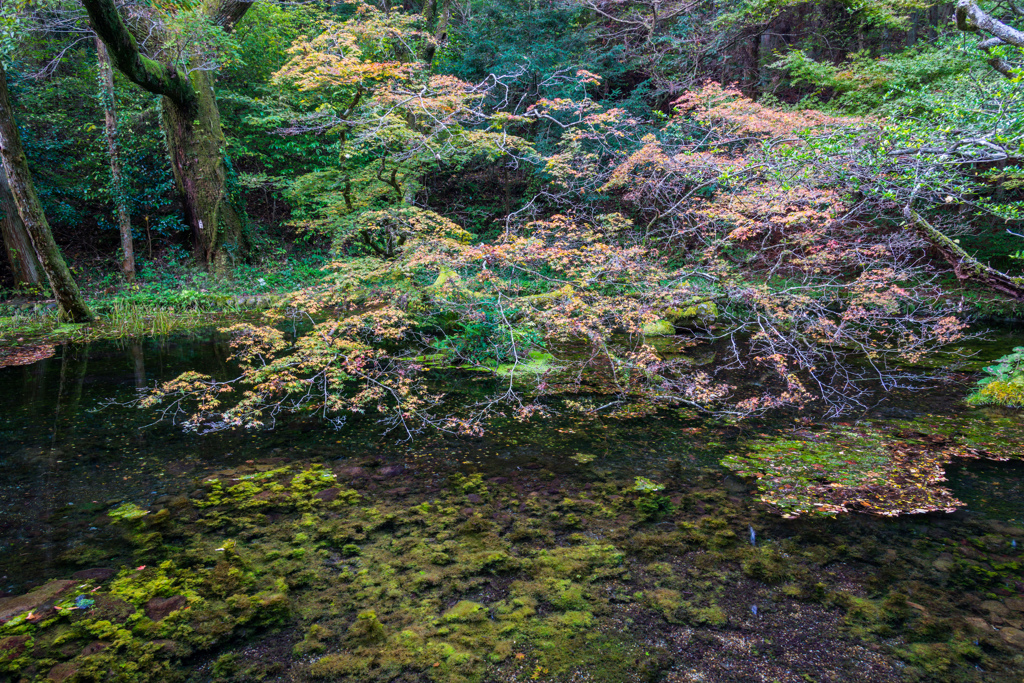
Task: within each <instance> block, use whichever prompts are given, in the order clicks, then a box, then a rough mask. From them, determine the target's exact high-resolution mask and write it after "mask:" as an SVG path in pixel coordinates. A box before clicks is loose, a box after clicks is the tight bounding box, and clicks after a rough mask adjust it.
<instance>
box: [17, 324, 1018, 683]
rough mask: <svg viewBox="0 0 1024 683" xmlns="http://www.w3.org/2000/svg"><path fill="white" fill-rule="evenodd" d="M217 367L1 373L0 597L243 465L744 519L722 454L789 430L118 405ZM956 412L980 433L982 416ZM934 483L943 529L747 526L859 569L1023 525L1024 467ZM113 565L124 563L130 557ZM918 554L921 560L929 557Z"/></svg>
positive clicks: (991, 354) (209, 338) (173, 357)
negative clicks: (640, 484)
mask: <svg viewBox="0 0 1024 683" xmlns="http://www.w3.org/2000/svg"><path fill="white" fill-rule="evenodd" d="M1020 343H1021V337H1020V336H1017V335H1015V334H1012V333H1007V334H1002V335H998V336H997V338H996V339H995V340H994V341H991V342H989V343H987V344H986V345H984V346H983V347H980V348H979V350H980V351H981V355H979V356H978V357H977V358H975V359H974V361H973V365H974V367H978V366H981V365H984V363H985V362H986V361H988V360H991V359H992V358H995V357H998V356H999V355H1000V354H1002V353H1004V352H1005V351H1006V349H1007V348H1009V347H1011V346H1013V345H1015V344H1020ZM227 357H228V349H227V346H226V344H225V341H224V339H222V338H221V337H220V336H218V335H217V333H215V332H210V333H208V334H205V335H200V336H182V337H171V338H167V339H150V340H144V341H140V342H105V343H93V344H88V345H66V346H63V347H60V348H59V349H58V350H57V353H56V355H55V356H54V357H52V358H49V359H46V360H43V361H40V362H37V363H35V364H33V365H28V366H22V367H8V368H0V594H4V593H5V594H8V595H12V594H18V593H21V592H23V591H24V590H26V589H27V588H29V587H31V586H32V585H34V584H37V583H39V582H40V581H41V580H42V579H44V578H50V577H55V576H63V575H65V574H67V573H68V567H69V566H73V565H78V566H89V565H88V553H89V552H90V549H91V548H93V547H96V546H98V545H100V544H107V547H106V550H107V551H108V552H107V554H106V555H105V556H106V557H108V558H109V557H110V554H109V550H110V548H109V544H110V543H111V542H115V543H116V539H114V540H113V541H112V540H111V538H109V537H106V536H104V534H103V530H102V528H101V526H102V525H98V524H97V523H96V522H97V519H98V517H99V516H100V515H102V513H103V512H104V511H105V510H107V509H109V508H110V507H111V506H112V505H115V504H117V503H120V502H125V501H127V502H133V503H135V504H137V505H140V506H142V507H149V506H151V505H154V504H157V505H158V504H159V502H160V501H161V500H162V499H164V497H166V496H170V495H175V494H181V493H186V494H187V493H188V492H190V491H192V490H194V489H196V487H197V486H198V485H199V482H200V481H201V480H202V479H203V478H204V477H207V476H209V475H211V474H213V473H217V472H222V471H227V470H231V469H233V468H237V467H240V466H241V467H244V466H245V465H246V464H247V463H248V464H251V463H253V462H263V463H266V462H271V463H278V462H288V461H298V460H316V461H319V462H326V463H332V464H337V463H342V464H344V463H346V462H349V461H351V462H357V463H359V464H362V465H365V464H366V463H367V462H371V463H373V464H374V465H376V466H378V467H379V466H382V465H386V464H388V463H396V464H400V465H401V466H402V467H403V468H404V470H405V471H406V472H407V473H408V472H411V473H412V475H413V476H414V477H415V478H417V479H419V480H422V481H425V482H435V483H438V482H443V480H444V478H445V477H446V476H447V475H448V474H449V473H451V472H452V471H462V472H467V473H472V472H480V473H482V474H484V475H485V476H487V477H494V476H501V475H505V474H508V473H524V474H528V473H530V472H536V471H545V472H548V473H553V475H554V476H553V477H552V480H553V481H554V482H555V483H552V484H551V485H550V487H551V492H552V493H553V492H555V491H556V490H557V488H558V486H559V484H558V482H561V483H563V484H565V485H567V486H570V487H575V488H576V489H577V490H578V489H584V490H585V489H586V487H587V486H588V482H591V481H594V482H597V481H601V480H603V479H608V478H617V479H629V478H630V477H633V476H635V475H640V476H645V477H651V478H654V479H657V480H658V481H662V482H666V483H668V484H669V488H670V489H673V490H677V491H685V490H686V487H687V486H688V482H689V481H690V480H691V479H693V478H695V477H696V476H697V475H698V474H700V475H702V476H704V477H705V481H706V480H707V476H708V474H709V473H711V474H712V475H713V476H712V478H713V479H714V481H716V482H717V484H716V485H717V486H718V487H719V488H720V489H721V490H722V491H724V492H725V493H726V494H727V495H728V497H729V500H731V501H734V502H735V503H736V504H737V505H742V506H751V490H750V485H749V483H748V482H745V481H742V480H740V479H738V478H736V477H734V476H732V475H730V474H729V473H728V472H727V471H725V470H723V469H722V468H721V467H720V466H719V464H718V463H719V460H720V459H721V457H722V455H723V454H725V453H727V452H728V451H729V450H730V449H732V448H737V447H742V446H741V444H742V441H743V439H745V438H749V437H750V436H752V435H755V434H757V433H761V432H764V431H771V430H779V429H784V428H786V423H787V421H789V422H791V421H792V416H790V417H787V418H785V419H780V420H776V421H775V422H774V423H772V422H761V423H750V424H740V425H732V424H725V423H714V422H710V421H706V420H704V421H702V420H699V419H694V418H692V417H690V418H684V417H681V416H676V415H670V414H666V415H662V416H658V417H652V418H644V419H641V420H631V421H624V420H613V419H604V420H593V419H592V420H586V421H579V420H573V419H570V418H564V417H563V418H557V419H555V418H552V419H548V420H543V421H537V422H533V423H529V424H519V423H516V422H508V423H501V424H497V425H494V426H493V428H492V429H491V430H490V431H489V432H488V434H487V435H486V436H485V437H482V438H479V439H472V440H468V439H457V438H449V437H442V436H426V437H424V438H423V439H420V440H418V441H415V442H412V443H399V442H397V441H396V440H395V438H394V437H389V436H383V435H381V433H380V429H379V426H378V425H376V424H374V423H373V421H372V420H370V419H363V420H358V419H357V420H354V421H352V422H351V423H350V424H349V425H348V426H346V427H345V428H344V429H342V430H341V431H335V430H332V429H330V428H328V427H326V426H324V425H323V424H322V423H319V422H316V421H306V420H299V419H296V420H293V421H291V422H285V423H282V424H280V425H279V426H278V428H277V429H275V430H273V431H264V432H241V433H216V434H210V435H205V436H200V435H195V434H187V433H184V432H182V431H181V430H180V429H179V428H177V427H175V426H173V425H172V424H170V423H168V422H166V421H164V422H155V415H154V414H153V413H152V412H150V411H144V410H140V409H137V408H131V407H127V406H124V405H119V404H121V403H125V402H127V401H129V400H130V399H132V398H133V397H134V396H135V395H136V394H137V392H138V391H139V390H140V389H141V388H144V387H146V386H151V385H152V384H153V383H155V382H158V381H162V380H167V379H170V378H173V377H175V376H176V375H177V374H179V373H181V372H183V371H185V370H198V371H201V372H206V373H210V374H213V375H216V376H220V377H227V376H229V375H230V372H231V367H230V363H229V362H228V360H227ZM960 379H961V380H962V382H960V383H957V382H952V383H949V382H942V383H938V382H937V383H936V384H935V386H934V387H932V388H929V389H927V390H924V391H921V392H918V393H908V394H893V395H891V396H886V397H880V400H879V403H878V405H877V406H876V407H875V408H874V409H872V410H871V411H869V412H868V413H866V414H865V415H861V416H854V417H853V418H850V419H858V418H861V417H869V418H871V419H872V420H875V421H877V420H884V419H886V418H892V419H905V418H907V417H913V416H914V415H918V414H923V413H943V412H953V411H959V412H963V408H962V406H961V404H960V402H959V401H960V398H961V397H962V395H963V394H964V393H965V391H966V386H967V384H968V382H969V380H970V379H971V377H970V376H969V375H966V374H965V375H963V376H962V377H961V378H960ZM461 381H462V384H461V385H460V386H459V390H460V391H462V392H466V393H472V392H474V391H483V390H484V389H485V387H484V384H483V383H480V382H479V380H474V379H472V378H470V379H465V378H462V380H461ZM112 402H113V404H112V405H111V403H112ZM966 414H968V415H970V416H972V417H973V418H975V419H977V420H979V421H984V420H986V419H988V417H989V416H991V415H992V414H993V413H991V412H986V411H974V412H971V413H966ZM949 479H950V481H949V485H950V486H951V488H952V489H953V491H954V493H955V494H956V496H957V497H958V498H960V499H961V500H963V501H964V502H965V503H966V504H967V505H966V508H965V509H963V510H960V511H958V512H957V513H955V514H952V515H942V514H933V515H921V516H915V517H904V518H898V519H876V518H871V517H866V516H852V517H846V518H843V519H837V520H798V521H796V522H784V521H782V520H778V519H775V520H773V521H764V520H763V519H762V521H761V522H760V524H761V526H760V527H759V528H758V531H757V533H758V541H759V543H760V542H761V541H762V539H764V540H765V541H767V542H774V541H778V540H779V539H784V538H789V539H792V540H793V542H794V543H800V544H811V543H817V544H823V545H827V546H836V547H841V548H844V551H843V552H847V553H848V555H847V557H848V558H854V560H858V561H859V560H863V561H864V562H867V563H869V564H870V563H874V564H871V566H874V565H877V564H878V563H879V562H880V560H879V557H885V556H886V555H885V553H887V552H897V553H899V554H900V556H901V557H904V558H906V557H911V558H912V556H913V555H914V553H916V552H918V550H917V549H919V548H921V549H922V550H921V552H922V553H923V552H925V551H926V550H927V548H925V545H927V543H931V542H936V543H938V542H945V540H944V539H963V540H962V541H957V542H963V543H966V542H967V540H966V539H967V538H968V537H971V536H973V537H977V536H978V535H979V534H984V533H987V532H988V531H989V529H988V528H987V527H986V528H982V527H980V526H979V524H981V523H989V522H998V523H1006V524H1007V525H1010V526H1007V527H1005V528H1003V532H1004V533H1006V534H1010V535H1012V534H1013V533H1014V529H1015V528H1016V527H1015V526H1014V525H1017V524H1019V523H1020V522H1022V521H1024V463H1022V462H1002V463H995V462H973V461H972V462H966V463H964V464H961V465H958V466H955V467H952V468H951V469H950V471H949ZM545 488H546V486H545ZM752 507H755V508H756V505H753V506H752ZM710 512H711V511H710V510H709V513H710ZM746 528H747V527H746V522H744V526H743V527H742V529H741V531H742V532H744V533H746ZM922 543H925V545H921V544H922ZM1018 543H1019V544H1020V548H1019V550H1018V549H1017V548H1012V549H1011V548H1009V547H1007V548H1005V549H1002V548H1001V549H999V552H1000V553H1005V555H1000V557H1003V558H1004V559H1007V560H1008V559H1013V558H1016V557H1017V553H1021V554H1024V534H1022V535H1021V538H1020V539H1019V541H1018ZM849 548H858V550H846V549H849ZM124 552H125V556H126V557H127V556H129V555H130V549H128V548H126V549H125V551H124ZM927 552H930V553H932V555H934V552H935V549H934V548H932V549H931V550H927ZM932 555H929V556H928V560H927V564H928V566H931V563H932V561H933V560H932ZM108 561H109V560H108ZM922 562H924V561H922ZM845 564H846V563H845V562H844V563H842V564H841V565H837V566H838V567H839V568H838V569H837V570H836V572H835V574H836V576H838V578H836V579H835V580H836V581H841V580H842V573H843V571H845V570H844V569H843V568H842V567H844V566H845ZM882 565H883V568H882V569H879V570H878V572H879V574H878V576H879V579H878V580H879V581H883V582H884V581H889V580H891V581H893V582H895V581H896V580H897V579H899V578H900V577H890V578H886V575H885V572H884V562H883V563H882ZM883 592H884V591H883ZM981 597H984V596H981ZM981 597H979V600H980V599H981ZM761 609H762V610H763V609H764V605H762V606H761ZM1008 666H1010V668H1011V669H1012V665H1008ZM978 680H983V679H978ZM1000 680H1002V679H1000ZM1007 680H1009V679H1007Z"/></svg>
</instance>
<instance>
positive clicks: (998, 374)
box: [967, 346, 1024, 408]
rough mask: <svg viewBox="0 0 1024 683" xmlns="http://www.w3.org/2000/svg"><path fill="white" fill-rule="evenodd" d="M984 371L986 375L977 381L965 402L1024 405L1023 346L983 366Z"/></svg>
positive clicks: (1011, 405) (971, 403) (1014, 406)
mask: <svg viewBox="0 0 1024 683" xmlns="http://www.w3.org/2000/svg"><path fill="white" fill-rule="evenodd" d="M985 373H986V374H987V375H988V376H987V377H985V378H983V379H981V380H980V381H979V382H978V385H977V388H976V389H975V391H974V393H973V394H971V395H970V396H968V397H967V403H969V404H970V405H976V406H977V405H1001V406H1008V407H1011V408H1021V407H1024V346H1018V347H1017V348H1015V349H1014V350H1013V353H1011V354H1009V355H1007V356H1003V357H1002V358H1000V359H999V360H998V361H996V364H995V365H990V366H989V367H987V368H985Z"/></svg>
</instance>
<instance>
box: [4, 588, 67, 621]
mask: <svg viewBox="0 0 1024 683" xmlns="http://www.w3.org/2000/svg"><path fill="white" fill-rule="evenodd" d="M76 584H77V581H50V582H49V583H47V584H44V585H42V586H40V587H39V588H36V589H35V590H33V591H32V592H30V593H26V594H25V595H19V596H17V597H13V598H3V599H0V624H2V623H5V622H8V621H10V620H12V619H14V618H15V617H18V616H20V615H22V614H25V613H26V612H30V611H32V610H35V609H39V608H40V607H43V606H44V605H46V603H48V602H52V601H54V600H56V599H57V598H58V597H60V596H61V595H63V594H64V593H66V592H67V591H69V590H71V588H72V587H74V586H75V585H76Z"/></svg>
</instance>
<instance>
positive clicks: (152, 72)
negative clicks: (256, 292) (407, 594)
mask: <svg viewBox="0 0 1024 683" xmlns="http://www.w3.org/2000/svg"><path fill="white" fill-rule="evenodd" d="M253 1H254V0H207V1H206V2H205V3H203V10H204V12H205V14H206V16H207V17H208V18H209V19H210V20H211V22H212V23H214V24H215V25H217V26H219V27H220V28H222V29H223V30H224V31H225V32H231V31H232V30H233V29H234V27H235V24H236V23H237V22H238V21H239V20H240V19H241V18H242V17H243V16H244V15H245V13H246V11H248V9H249V8H250V7H251V6H252V4H253ZM82 4H83V5H84V6H85V9H86V11H87V12H88V13H89V20H90V21H91V22H92V25H93V29H94V30H95V31H96V34H97V35H98V36H99V38H100V39H101V40H102V41H103V42H104V44H106V46H107V49H108V50H109V51H110V58H111V61H112V62H113V63H114V65H115V66H116V67H117V68H118V69H119V70H120V71H121V72H122V73H123V74H124V75H125V76H126V77H127V78H128V79H129V80H131V81H132V82H133V83H136V84H137V85H139V86H140V87H142V88H143V89H145V90H147V91H149V92H151V93H154V94H157V95H163V101H162V104H163V123H164V133H165V135H166V138H167V149H168V152H169V153H170V156H171V168H172V170H173V171H174V179H175V183H176V185H177V188H178V191H179V193H180V194H181V197H182V200H183V203H184V207H185V219H186V221H187V222H188V224H189V227H190V228H191V229H192V236H193V240H194V245H195V252H196V257H197V258H198V259H199V260H200V261H202V262H203V263H204V264H206V266H207V267H209V268H212V269H215V270H219V269H223V268H224V267H227V266H229V265H231V264H232V263H234V262H235V261H236V260H237V259H239V258H240V257H242V256H244V255H245V252H246V250H247V247H248V244H247V242H246V239H245V233H244V229H243V226H244V215H245V213H244V210H243V209H242V207H241V203H240V202H239V201H238V200H237V198H236V197H235V196H233V195H234V193H233V192H232V191H231V190H230V188H229V187H228V162H227V159H226V157H225V153H226V150H225V140H224V131H223V130H222V129H221V123H220V112H219V111H218V110H217V100H216V97H215V95H214V92H213V80H214V76H213V74H212V73H209V72H206V71H199V70H197V71H193V72H192V73H191V74H188V73H186V71H185V70H184V69H182V68H179V67H178V66H176V65H172V64H162V63H160V62H156V61H154V60H152V59H149V58H148V57H146V56H144V55H143V54H142V53H141V52H140V51H139V47H138V43H137V42H136V40H135V37H134V36H133V35H132V34H131V32H130V31H129V30H128V27H127V26H126V25H125V23H124V21H123V20H122V19H121V15H120V14H119V13H118V11H117V7H116V5H115V4H114V0H82Z"/></svg>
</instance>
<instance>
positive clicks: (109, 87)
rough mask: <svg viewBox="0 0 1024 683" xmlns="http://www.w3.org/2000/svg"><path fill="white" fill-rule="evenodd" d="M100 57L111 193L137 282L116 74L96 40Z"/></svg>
mask: <svg viewBox="0 0 1024 683" xmlns="http://www.w3.org/2000/svg"><path fill="white" fill-rule="evenodd" d="M96 57H97V61H98V62H99V69H100V98H101V99H102V100H103V119H104V123H105V127H106V133H107V152H108V154H109V156H110V182H111V188H110V189H111V193H112V194H113V196H114V205H115V206H116V207H117V227H118V230H120V232H121V273H122V274H124V279H125V280H127V281H128V282H132V281H134V280H135V248H134V246H133V244H132V222H131V216H130V215H129V213H128V202H127V201H126V199H125V189H124V181H123V180H122V178H121V151H120V149H119V148H118V141H117V110H116V109H115V107H114V71H113V69H111V68H110V57H109V56H108V55H107V47H106V46H105V45H104V44H103V41H102V40H100V39H99V37H98V36H97V38H96Z"/></svg>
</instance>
